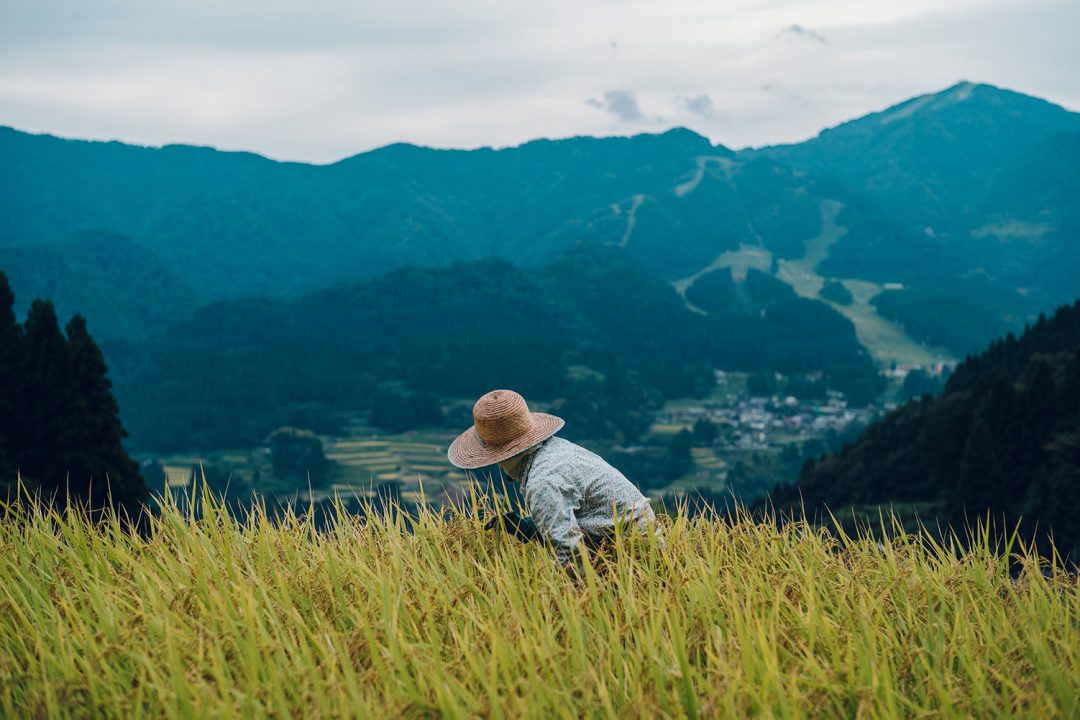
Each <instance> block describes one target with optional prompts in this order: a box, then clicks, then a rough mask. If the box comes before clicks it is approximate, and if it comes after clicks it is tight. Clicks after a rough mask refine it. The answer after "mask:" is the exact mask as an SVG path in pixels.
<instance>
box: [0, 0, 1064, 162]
mask: <svg viewBox="0 0 1080 720" xmlns="http://www.w3.org/2000/svg"><path fill="white" fill-rule="evenodd" d="M1077 26H1080V3H1076V2H1075V0H1040V2H1039V3H1037V4H1030V3H1024V2H1023V0H951V2H949V3H944V4H943V3H940V2H939V0H908V1H906V2H900V1H899V0H745V1H744V4H743V5H741V6H740V5H738V4H736V3H730V4H729V3H723V4H720V3H715V2H711V1H710V0H652V1H643V0H636V1H634V2H623V1H618V2H616V1H615V0H546V1H543V2H538V3H506V2H503V0H462V2H459V3H452V4H451V3H443V2H436V0H396V1H395V2H393V3H384V2H374V1H372V0H312V1H311V2H309V3H304V4H302V5H300V4H297V3H295V2H292V1H291V0H288V1H287V0H263V1H262V2H254V1H253V0H243V1H240V0H189V1H188V2H185V3H170V4H161V3H147V2H142V1H141V0H96V1H95V2H93V3H87V2H85V1H84V0H37V1H35V2H24V3H16V2H9V3H5V4H4V5H3V7H2V9H0V124H6V125H12V126H14V127H17V128H20V129H26V130H31V131H44V132H53V133H56V134H60V135H66V136H72V137H92V138H118V139H122V140H127V141H131V142H140V143H145V144H163V143H169V142H191V143H197V144H206V145H214V146H217V147H224V148H232V149H248V150H254V151H256V152H261V153H264V154H268V155H270V156H271V157H277V158H283V159H297V160H309V161H318V162H326V161H332V160H336V159H338V158H341V157H344V156H347V155H351V154H353V153H355V152H358V151H361V150H366V149H370V148H372V147H376V146H379V145H384V144H387V143H390V142H395V141H401V140H404V141H410V142H417V143H422V144H431V145H436V146H452V147H475V146H479V145H494V146H503V145H510V144H516V143H519V142H523V141H525V140H528V139H531V138H536V137H564V136H569V135H581V134H625V133H629V132H635V131H639V130H641V129H652V130H655V129H662V128H663V127H666V126H667V125H670V124H690V125H692V126H693V129H695V130H696V131H698V132H701V133H702V134H705V135H707V136H709V137H710V138H711V139H713V140H714V141H716V142H721V143H724V144H725V145H728V146H730V147H742V146H745V145H761V144H766V143H775V142H785V141H794V140H799V139H802V138H805V137H808V136H811V135H813V134H815V133H816V132H817V131H818V130H820V129H821V128H822V127H825V126H828V125H833V124H836V123H838V122H841V121H843V120H846V119H849V118H851V117H854V116H857V115H860V114H863V113H866V112H869V111H873V110H879V109H882V108H884V107H886V106H887V105H890V104H892V103H895V102H898V101H900V100H903V99H905V98H907V97H910V96H912V95H916V94H920V93H924V92H928V91H932V90H936V89H940V88H944V87H946V86H948V85H951V84H952V83H954V82H955V81H957V80H959V79H970V80H975V81H982V82H991V83H995V84H999V85H1003V86H1006V87H1011V88H1013V89H1016V90H1020V91H1023V92H1030V93H1032V94H1036V95H1040V96H1044V97H1047V98H1048V99H1050V100H1053V101H1055V102H1059V103H1062V104H1065V105H1066V106H1067V107H1072V108H1073V109H1080V85H1078V83H1077V82H1076V79H1075V68H1076V67H1077V66H1080V45H1078V44H1077V43H1076V42H1075V38H1074V37H1073V35H1074V32H1073V28H1075V27H1077ZM792 27H798V28H800V29H802V31H803V32H796V31H791V28H792ZM780 28H787V31H782V32H781V31H780V30H778V29H780ZM778 32H781V34H782V36H783V37H785V38H786V37H791V38H792V39H799V40H802V41H800V42H777V34H778ZM809 33H815V34H817V35H818V36H820V37H821V38H827V40H828V42H829V46H828V47H827V48H826V47H825V46H824V45H823V44H822V43H821V41H820V40H817V41H815V40H814V38H813V36H812V35H809ZM627 88H632V91H630V90H626V89H627ZM763 88H768V89H763ZM618 89H623V90H622V91H620V90H618ZM605 91H606V92H605ZM612 93H615V94H612ZM582 98H593V99H594V101H595V102H594V103H593V104H592V105H590V104H587V103H584V102H582ZM705 99H707V101H708V102H706V101H705ZM597 105H598V106H599V107H600V108H601V109H602V110H603V112H597V107H596V106H597ZM659 108H671V109H672V114H671V115H670V116H669V117H666V118H664V119H661V118H658V117H656V115H655V114H654V113H653V110H652V109H659ZM717 108H722V111H719V110H717Z"/></svg>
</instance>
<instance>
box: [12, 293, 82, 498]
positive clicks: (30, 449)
mask: <svg viewBox="0 0 1080 720" xmlns="http://www.w3.org/2000/svg"><path fill="white" fill-rule="evenodd" d="M23 340H24V342H23V349H24V352H23V357H22V363H21V370H20V373H19V376H20V378H19V383H18V395H17V400H16V406H17V407H18V414H19V420H18V423H16V425H15V428H14V429H13V431H12V437H11V439H10V441H9V447H10V448H11V449H12V451H13V452H12V458H11V460H12V461H13V462H15V464H16V465H17V467H18V469H19V470H20V472H21V473H22V476H23V479H24V481H26V483H27V485H28V487H32V488H34V489H36V490H39V491H40V493H41V495H42V496H43V497H45V498H54V497H63V496H64V495H65V494H66V490H65V488H66V487H67V484H68V476H67V471H68V467H67V462H66V461H67V454H68V452H69V451H70V448H64V447H63V446H62V445H61V438H64V437H65V436H67V435H69V434H70V432H71V427H70V425H69V422H70V418H69V412H70V408H71V404H72V396H71V383H70V382H69V377H70V375H69V362H68V348H67V342H66V341H65V340H64V335H63V333H61V332H60V325H59V323H57V320H56V311H55V309H54V308H53V305H52V303H51V302H49V301H47V300H35V301H34V302H33V304H32V305H31V306H30V312H29V313H28V314H27V316H26V322H25V324H24V336H23Z"/></svg>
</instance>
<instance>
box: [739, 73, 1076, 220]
mask: <svg viewBox="0 0 1080 720" xmlns="http://www.w3.org/2000/svg"><path fill="white" fill-rule="evenodd" d="M1068 131H1073V132H1077V131H1080V114H1077V113H1073V112H1069V111H1067V110H1065V109H1064V108H1062V107H1060V106H1058V105H1054V104H1053V103H1049V102H1047V101H1045V100H1040V99H1038V98H1034V97H1031V96H1028V95H1023V94H1021V93H1017V92H1012V91H1009V90H1003V89H1001V88H996V87H993V86H991V85H983V84H975V83H970V82H962V83H958V84H956V85H954V86H952V87H950V88H948V89H946V90H944V91H942V92H939V93H931V94H927V95H920V96H919V97H915V98H912V99H910V100H907V101H905V102H902V103H899V104H898V105H894V106H892V107H890V108H888V109H886V110H883V111H881V112H877V113H872V114H870V115H866V116H864V117H861V118H858V119H856V120H851V121H850V122H846V123H843V124H842V125H838V126H837V127H834V128H830V129H827V130H823V131H822V132H821V133H820V134H819V135H818V136H817V137H816V138H813V139H811V140H808V141H806V142H803V143H798V144H795V145H780V146H774V147H769V148H764V149H762V150H761V151H760V152H761V154H764V155H766V156H768V157H771V158H773V159H775V160H778V161H780V162H783V163H785V164H787V165H790V166H791V167H794V168H796V169H799V170H805V171H812V172H814V173H816V174H818V175H824V176H829V177H833V178H836V179H838V180H839V181H841V182H842V183H843V184H844V185H845V186H846V187H848V188H850V189H851V190H853V191H855V192H859V193H863V194H865V195H866V196H867V197H869V198H870V199H871V200H873V201H874V202H875V203H876V204H877V205H878V206H880V207H881V208H883V209H884V210H885V211H886V212H887V213H888V214H889V215H890V216H892V217H893V218H894V219H896V220H898V221H900V222H901V223H903V224H905V225H909V226H911V227H914V228H917V229H919V230H923V229H924V228H932V229H933V231H934V232H935V233H942V232H950V231H966V230H968V229H970V228H971V223H972V220H973V217H972V215H973V212H974V211H976V210H978V209H980V207H981V205H982V202H983V198H984V197H985V194H986V192H987V190H988V188H989V187H990V186H991V184H993V183H994V182H995V180H997V178H998V173H999V172H1000V171H1001V170H1002V169H1005V168H1007V167H1008V166H1009V165H1010V164H1012V163H1013V162H1014V161H1015V160H1016V159H1017V158H1018V157H1019V156H1021V155H1022V154H1024V153H1027V152H1030V151H1031V150H1032V149H1033V148H1034V147H1035V146H1036V145H1038V144H1039V143H1040V141H1042V140H1043V139H1044V138H1046V137H1048V136H1050V135H1053V134H1055V133H1059V132H1068ZM1074 201H1075V198H1074ZM974 219H975V220H977V219H978V218H974Z"/></svg>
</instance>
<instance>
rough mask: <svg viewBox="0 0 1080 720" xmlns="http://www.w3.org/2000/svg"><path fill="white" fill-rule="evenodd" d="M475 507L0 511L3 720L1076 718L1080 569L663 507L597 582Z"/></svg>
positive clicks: (604, 566) (1020, 554) (1018, 553)
mask: <svg viewBox="0 0 1080 720" xmlns="http://www.w3.org/2000/svg"><path fill="white" fill-rule="evenodd" d="M488 502H489V501H488V499H487V498H481V499H480V500H479V501H473V502H471V503H470V507H469V508H468V509H458V510H450V511H446V512H443V513H441V514H440V513H434V512H426V513H422V514H421V515H420V517H419V518H418V519H417V520H416V521H415V522H414V523H410V524H406V522H405V521H404V520H403V519H402V518H401V516H400V515H398V516H390V515H385V514H384V515H378V516H373V517H369V518H367V519H366V520H360V519H356V518H348V517H342V518H339V519H338V520H337V521H336V522H334V523H332V527H331V528H330V529H329V530H327V531H317V530H316V529H315V525H314V523H313V522H312V521H311V519H310V518H305V517H303V516H301V517H297V516H295V515H287V516H286V517H284V518H283V519H279V521H277V522H270V521H268V520H267V518H266V516H265V515H263V514H262V513H260V512H258V511H256V513H255V514H254V515H253V516H251V517H249V518H248V519H247V520H246V521H244V522H242V523H238V522H235V521H233V520H231V519H230V518H228V517H227V516H225V515H224V514H223V513H221V512H220V511H217V510H215V509H214V508H213V507H212V506H207V508H206V511H205V513H204V515H203V517H201V518H200V519H197V520H196V519H194V518H192V517H190V516H186V515H184V513H182V512H181V511H179V510H177V509H176V508H175V507H174V506H169V505H166V507H165V508H164V510H163V512H162V513H161V515H160V517H158V518H157V519H155V520H154V521H153V522H152V528H151V529H150V531H149V532H148V533H144V534H142V535H134V534H130V533H127V532H125V531H124V530H123V529H122V528H121V527H120V525H119V524H117V523H115V522H106V523H102V524H98V525H96V526H95V525H93V524H91V523H89V522H88V521H87V520H85V519H84V516H83V515H80V514H78V513H70V514H61V515H58V514H55V513H51V512H49V511H45V510H41V509H37V510H32V509H28V508H27V507H26V506H4V507H2V508H0V716H4V717H122V718H138V717H234V716H235V717H263V716H274V717H281V718H291V717H344V716H356V717H371V718H383V717H396V716H407V717H421V716H422V717H431V716H439V717H493V718H528V717H540V718H576V717H583V716H589V717H618V718H638V717H650V718H651V717H691V718H694V717H747V716H763V717H791V718H798V717H845V718H854V717H860V718H861V717H957V718H960V717H965V718H966V717H980V718H986V717H1025V716H1027V717H1063V718H1065V717H1077V714H1078V713H1080V704H1078V691H1080V634H1078V609H1080V607H1078V599H1080V593H1078V583H1077V578H1076V576H1074V575H1070V574H1068V573H1066V572H1065V571H1064V570H1063V569H1062V568H1061V567H1060V566H1058V564H1056V563H1053V562H1051V563H1047V562H1045V561H1040V560H1038V559H1037V558H1036V557H1035V556H1034V555H1033V554H1030V553H1026V552H1025V551H1023V550H1020V549H1019V548H1017V547H1012V548H1009V549H1008V550H1009V551H1010V552H1011V553H1012V555H1013V557H1012V562H1011V563H1010V561H1009V559H1008V558H1007V557H1006V556H1005V555H1004V554H1003V553H1002V552H1000V551H999V552H995V551H993V550H991V548H990V545H991V543H989V542H988V541H984V542H982V543H979V542H976V543H975V544H974V549H970V550H966V551H961V550H956V549H950V548H946V547H941V546H939V545H935V544H933V542H932V541H930V540H928V539H925V538H918V537H915V536H910V535H900V536H894V537H893V538H892V539H890V540H887V541H885V542H884V543H883V544H880V545H879V544H878V543H877V542H876V541H874V540H870V539H860V538H852V537H847V536H843V535H836V534H831V533H829V532H828V531H826V530H819V529H814V528H810V527H808V526H806V525H804V524H793V525H788V526H786V527H785V528H784V529H778V528H777V527H776V526H775V525H773V524H768V523H758V522H754V521H753V520H750V519H749V518H745V517H744V518H738V519H735V520H724V519H719V518H715V517H712V518H709V517H697V518H694V519H690V518H688V517H687V516H686V515H685V514H684V513H681V512H680V513H678V514H676V515H675V516H670V517H669V516H664V517H662V518H661V520H660V522H661V523H662V524H663V526H664V533H665V536H666V540H667V542H666V548H663V549H661V548H658V547H656V546H655V543H654V542H653V541H651V540H640V541H639V540H637V539H633V538H620V539H619V541H618V543H617V547H616V549H615V551H614V552H612V553H609V554H604V555H599V556H595V557H594V558H593V559H592V560H591V561H590V562H589V563H587V564H586V567H585V570H584V573H583V574H582V575H581V576H580V577H579V578H577V579H574V578H572V577H570V576H568V575H567V573H565V572H564V571H563V570H562V569H560V568H559V567H556V566H555V565H554V564H553V562H552V560H551V559H550V554H549V552H548V551H547V549H546V548H544V547H542V546H540V545H535V544H532V545H524V544H521V543H519V542H517V541H516V540H514V539H512V538H510V537H506V536H503V535H498V534H494V533H490V532H484V530H483V528H482V520H483V517H484V513H485V512H486V508H487V506H488Z"/></svg>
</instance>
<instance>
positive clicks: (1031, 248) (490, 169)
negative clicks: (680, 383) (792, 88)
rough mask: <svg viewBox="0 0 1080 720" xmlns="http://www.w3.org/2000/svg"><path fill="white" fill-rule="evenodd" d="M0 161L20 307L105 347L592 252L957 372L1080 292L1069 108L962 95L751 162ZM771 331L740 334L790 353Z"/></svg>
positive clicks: (667, 136) (711, 153)
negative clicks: (393, 275) (227, 310)
mask: <svg viewBox="0 0 1080 720" xmlns="http://www.w3.org/2000/svg"><path fill="white" fill-rule="evenodd" d="M0 162H2V163H3V167H4V172H3V173H0V268H2V269H6V270H8V271H9V272H8V274H9V276H10V279H11V283H12V286H13V288H14V290H15V293H16V296H17V297H18V298H19V302H20V305H21V306H22V307H25V306H26V305H27V304H28V303H29V302H30V300H32V299H33V298H34V297H38V296H44V297H53V298H55V299H56V301H57V307H58V310H59V311H60V312H61V313H62V314H70V313H71V312H75V311H78V312H81V313H83V314H85V316H86V317H87V319H88V322H89V324H90V327H91V329H92V331H93V333H94V335H95V336H96V337H98V338H100V339H101V340H102V341H103V343H104V345H105V347H106V352H107V353H109V348H110V347H118V345H117V344H116V343H111V342H109V341H110V340H118V341H119V340H132V341H135V342H142V341H147V342H151V341H152V342H151V344H153V343H156V342H158V340H157V339H159V338H161V337H164V336H168V335H170V334H172V333H175V332H176V328H177V327H179V326H182V325H183V324H184V323H185V322H186V321H187V319H188V318H191V317H194V315H195V313H196V312H202V313H203V317H204V318H205V313H206V312H214V311H215V310H211V309H210V308H224V307H227V306H226V305H222V304H220V303H222V302H223V301H229V300H239V299H244V298H248V299H252V298H271V300H267V302H270V303H272V304H277V303H278V302H279V299H281V300H284V301H285V302H286V303H287V302H288V299H289V298H298V297H304V296H309V295H316V296H317V295H318V294H319V293H320V292H322V291H323V290H325V289H327V288H330V287H333V286H336V285H339V284H342V283H345V284H365V283H368V282H376V283H377V281H378V279H379V278H381V277H383V276H385V275H386V274H387V273H388V272H392V271H394V270H396V269H399V268H405V267H410V266H422V267H433V268H447V267H450V266H451V265H452V264H454V263H475V262H481V261H483V260H484V259H486V258H492V257H494V258H500V259H502V260H504V261H507V262H510V263H512V264H513V265H515V266H516V267H518V268H519V269H522V270H524V271H525V272H526V274H530V273H536V272H543V269H544V268H548V267H552V266H554V265H555V264H557V263H558V262H559V260H560V258H564V257H566V256H567V254H568V253H572V252H573V251H574V250H575V249H578V248H593V249H602V250H604V251H610V252H611V253H614V255H612V257H616V256H617V257H620V258H622V259H624V260H625V261H626V262H627V263H629V265H627V267H628V268H633V270H632V271H628V272H630V276H632V277H635V278H639V282H648V283H653V282H659V283H669V284H671V285H672V286H673V287H674V289H675V291H676V294H677V297H678V298H681V300H682V302H684V304H685V309H686V311H687V312H689V313H692V314H701V315H703V316H706V317H711V316H712V315H713V314H714V313H716V314H718V317H719V318H720V321H721V322H722V323H727V322H728V320H727V319H725V317H726V316H725V313H726V312H728V310H727V306H726V305H724V304H723V302H721V303H720V304H719V305H716V304H715V303H716V302H719V301H718V300H717V299H716V298H713V300H710V301H707V302H706V304H708V302H713V303H714V305H713V309H706V308H703V307H701V306H699V305H697V304H695V300H694V298H695V297H697V298H701V297H708V295H709V293H710V292H726V291H724V290H723V287H724V283H725V282H727V281H726V280H724V278H725V277H729V276H730V279H732V280H734V281H735V282H736V286H735V287H736V288H738V287H741V285H739V283H742V282H743V281H744V279H745V278H746V277H747V276H748V274H749V273H759V274H761V275H763V276H770V277H771V278H772V279H774V280H776V281H777V282H780V283H782V284H784V285H787V286H788V287H790V289H791V293H792V297H795V298H797V299H801V300H803V301H805V302H807V303H812V304H811V305H806V306H800V305H791V307H799V308H800V309H799V310H798V311H797V314H800V315H801V314H802V313H804V312H806V313H815V314H816V315H821V317H818V318H817V319H816V320H815V327H827V326H828V327H831V326H833V325H835V326H836V327H837V328H840V327H847V325H844V324H843V323H838V321H840V320H845V321H846V322H848V323H850V325H851V326H853V327H854V331H855V333H856V336H857V339H858V341H859V342H860V343H862V345H863V346H864V347H865V348H866V350H867V351H868V352H869V353H870V354H871V355H872V356H873V357H874V358H875V360H876V361H877V362H878V364H879V365H880V366H887V365H889V364H890V363H892V362H909V363H920V364H926V363H929V362H936V361H939V360H942V359H948V358H949V357H953V358H959V357H962V356H963V355H965V354H967V353H969V352H972V351H974V350H976V349H978V348H980V347H982V346H983V345H984V344H985V343H986V342H987V341H989V339H991V338H992V337H995V336H1000V335H1003V334H1005V333H1007V332H1009V331H1016V330H1019V329H1020V328H1021V327H1022V326H1023V325H1024V323H1025V322H1029V321H1031V320H1033V319H1034V318H1035V317H1036V316H1037V314H1038V313H1039V312H1041V311H1045V310H1048V309H1050V308H1053V307H1056V306H1057V305H1060V304H1062V303H1064V302H1070V301H1072V300H1074V299H1075V298H1076V297H1077V296H1078V295H1080V282H1078V281H1077V279H1076V278H1078V277H1080V192H1078V189H1080V175H1078V171H1077V169H1076V168H1078V167H1080V115H1078V114H1077V113H1073V112H1069V111H1067V110H1065V109H1063V108H1060V107H1058V106H1055V105H1053V104H1051V103H1047V102H1045V101H1043V100H1039V99H1037V98H1032V97H1029V96H1025V95H1022V94H1019V93H1015V92H1011V91H1007V90H1001V89H999V88H994V87H992V86H988V85H979V84H973V83H961V84H958V85H955V86H953V87H951V88H948V89H946V90H944V91H942V92H939V93H933V94H929V95H924V96H920V97H918V98H913V99H911V100H908V101H905V102H903V103H900V104H898V105H895V106H893V107H891V108H888V109H886V110H884V111H882V112H879V113H872V114H870V115H867V116H864V117H862V118H859V119H856V120H853V121H850V122H848V123H844V124H842V125H840V126H838V127H836V128H831V129H829V130H826V131H823V132H822V133H821V134H820V135H819V136H818V137H816V138H813V139H811V140H808V141H806V142H804V143H799V144H795V145H787V146H774V147H767V148H761V149H756V150H744V151H738V152H736V151H732V150H731V149H729V148H726V147H723V146H720V145H714V144H712V143H711V142H710V141H709V140H707V139H706V138H703V137H701V136H700V135H697V134H695V133H693V132H690V131H688V130H685V129H676V130H671V131H668V132H665V133H661V134H655V135H638V136H634V137H613V138H587V137H580V138H570V139H566V140H538V141H533V142H529V143H525V144H523V145H520V146H517V147H513V148H505V149H498V150H494V149H490V148H483V149H478V150H469V151H465V150H434V149H430V148H423V147H418V146H413V145H407V144H396V145H390V146H387V147H384V148H380V149H378V150H374V151H371V152H366V153H361V154H358V155H355V156H352V157H349V158H346V159H344V160H341V161H339V162H336V163H332V164H329V165H307V164H303V163H287V162H276V161H273V160H269V159H267V158H264V157H261V156H258V155H254V154H251V153H237V152H220V151H217V150H214V149H212V148H205V147H192V146H180V145H168V146H165V147H162V148H144V147H135V146H129V145H124V144H122V143H118V142H108V143H101V142H86V141H70V140H62V139H59V138H55V137H51V136H45V135H30V134H27V133H22V132H19V131H16V130H13V129H11V128H0ZM755 277H756V276H755ZM699 281H700V282H701V283H702V285H701V286H698V285H697V283H698V282H699ZM826 286H828V287H830V288H832V291H831V292H829V293H827V297H822V295H821V292H822V290H823V289H824V288H825V287H826ZM621 287H622V290H621V292H631V291H632V288H629V287H626V286H625V285H624V286H621ZM710 288H711V289H710ZM837 291H839V292H837ZM837 298H843V299H844V301H843V302H838V301H837V300H836V299H837ZM724 302H726V301H724ZM811 307H812V308H814V309H813V310H810V308H811ZM200 308H203V310H200ZM783 311H784V310H781V311H777V312H778V313H782V312H783ZM736 315H737V313H736ZM816 315H815V316H816ZM841 316H843V317H841ZM829 318H831V319H829ZM680 322H681V320H680ZM739 322H742V321H741V320H740V321H739ZM725 327H728V328H729V330H730V327H731V326H730V325H726V326H725ZM761 327H764V328H766V330H761ZM761 327H758V326H755V327H754V328H749V327H747V328H744V330H743V331H742V332H746V333H751V334H754V333H758V332H759V331H760V332H764V334H763V335H753V336H754V337H755V338H756V339H757V341H758V342H759V343H764V344H765V345H766V346H771V345H777V346H783V347H785V348H787V344H786V337H785V336H784V335H783V332H784V331H782V330H781V329H780V328H779V327H778V326H771V325H770V324H769V323H765V325H763V326H761ZM770 327H771V329H768V328H770ZM350 330H351V331H352V332H363V329H361V328H350ZM730 331H733V330H730ZM770 333H771V334H770ZM380 340H381V338H379V337H374V336H373V337H371V338H370V341H371V342H373V343H374V342H379V341H380ZM721 345H722V343H721ZM736 345H738V343H736ZM662 347H664V346H661V348H662ZM786 351H787V350H785V352H786ZM795 354H796V356H798V358H799V360H798V362H796V363H795V364H796V365H800V366H801V363H802V360H803V359H804V358H803V353H799V352H796V353H795ZM820 357H821V362H822V363H826V362H833V361H834V360H835V358H831V359H830V358H829V357H828V356H827V355H821V356H820ZM113 359H114V358H113V357H112V355H110V362H112V361H113ZM669 359H670V358H669ZM713 359H715V360H718V361H721V362H722V361H724V357H723V355H722V354H719V355H714V356H713ZM769 362H772V363H774V364H776V363H780V362H781V361H780V359H779V355H778V354H776V353H773V355H772V358H771V359H770V360H769ZM828 369H829V368H822V370H828ZM126 371H127V370H125V369H124V365H123V363H121V365H120V366H119V370H118V376H117V382H118V385H120V386H123V385H124V384H125V378H124V377H123V375H122V373H123V372H126Z"/></svg>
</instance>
